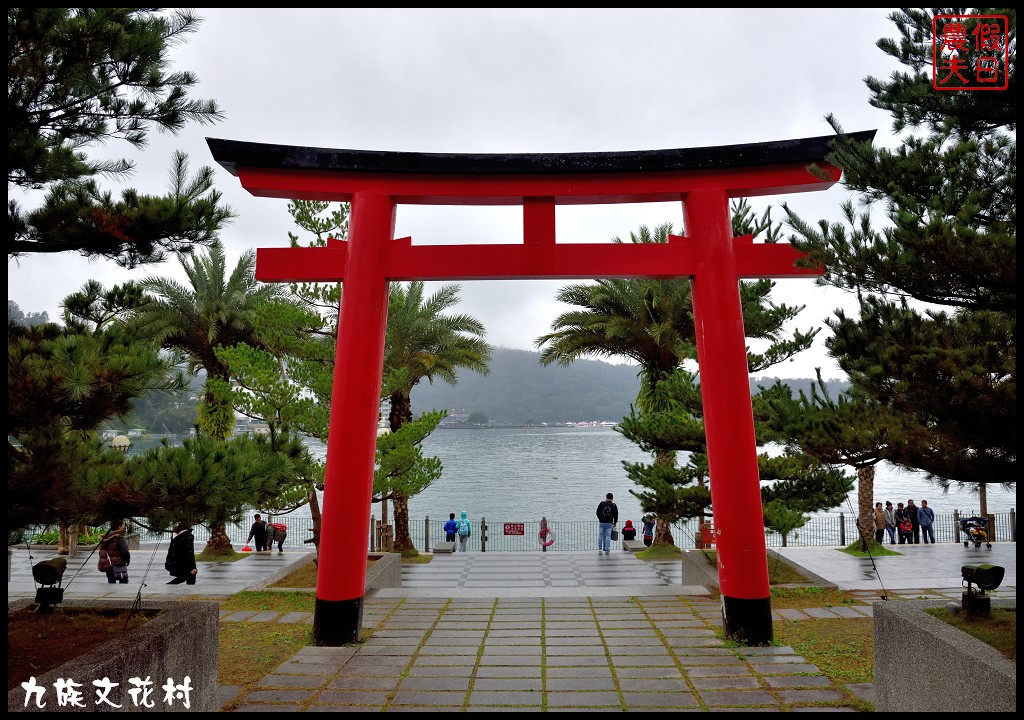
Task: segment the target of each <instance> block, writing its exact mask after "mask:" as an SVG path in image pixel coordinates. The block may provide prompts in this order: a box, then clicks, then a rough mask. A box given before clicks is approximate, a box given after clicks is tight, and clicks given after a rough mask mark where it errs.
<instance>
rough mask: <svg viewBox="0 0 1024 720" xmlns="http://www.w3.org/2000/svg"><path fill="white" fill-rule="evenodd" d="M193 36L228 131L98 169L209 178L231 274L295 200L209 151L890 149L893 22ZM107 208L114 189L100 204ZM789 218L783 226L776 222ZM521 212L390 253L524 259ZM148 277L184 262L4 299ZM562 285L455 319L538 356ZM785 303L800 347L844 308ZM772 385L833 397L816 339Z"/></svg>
mask: <svg viewBox="0 0 1024 720" xmlns="http://www.w3.org/2000/svg"><path fill="white" fill-rule="evenodd" d="M196 12H197V14H198V15H199V16H200V17H202V18H203V19H204V21H203V23H202V25H201V26H200V28H199V31H198V32H197V33H195V34H193V35H191V36H189V38H188V39H187V41H186V42H185V44H184V45H182V46H180V47H178V48H176V49H175V50H174V51H173V58H174V61H175V62H174V66H173V68H172V69H173V70H190V71H192V72H194V73H195V74H196V75H197V76H198V78H199V85H198V86H197V87H196V88H195V89H194V91H193V93H192V94H193V97H198V98H204V99H213V100H216V102H217V103H218V104H219V105H220V106H221V109H222V110H223V111H224V113H225V115H226V119H225V120H224V121H223V122H220V123H217V124H214V125H206V126H201V125H195V124H192V125H188V126H187V127H186V128H185V129H183V130H182V132H180V133H179V134H178V135H176V136H175V135H165V134H160V133H154V134H152V135H151V136H150V142H149V145H148V146H147V148H146V149H145V151H144V152H142V153H137V152H132V151H131V148H130V147H129V146H127V145H126V144H125V143H123V142H114V143H111V144H109V145H108V146H107V147H106V148H104V150H103V152H104V154H108V155H113V156H118V157H131V158H134V159H135V160H136V161H137V169H136V172H135V174H134V175H133V176H132V178H131V180H130V183H129V185H130V186H133V187H137V188H139V189H140V190H141V191H143V192H147V193H153V194H163V193H165V192H166V191H167V189H168V172H169V167H170V160H171V154H172V153H173V151H174V150H183V151H185V152H186V153H188V155H189V157H190V161H191V165H192V170H193V171H194V170H196V169H197V168H199V167H200V166H203V165H212V166H214V167H215V169H216V173H215V175H216V184H217V188H218V189H219V190H220V191H221V192H222V193H223V194H224V197H225V200H226V201H227V203H228V204H229V205H231V206H232V207H233V208H234V210H235V211H236V212H237V213H238V218H237V219H236V220H235V221H234V222H233V223H232V224H231V225H229V226H227V228H226V229H225V230H224V231H223V232H222V235H221V237H222V239H223V241H224V244H225V247H226V248H227V251H228V255H229V261H230V262H231V264H232V265H233V264H234V263H235V262H236V261H237V259H238V257H239V255H240V254H241V253H242V252H243V251H244V250H245V249H246V248H258V247H282V246H287V244H288V238H287V233H288V232H289V231H294V230H295V228H294V225H293V224H292V222H291V218H290V216H289V215H288V213H287V211H286V209H285V208H286V204H287V203H286V201H283V200H275V199H267V198H256V197H252V196H251V195H249V194H248V193H247V192H245V191H244V190H242V188H241V185H240V184H239V182H238V180H237V178H235V177H234V176H232V175H230V174H229V173H228V172H227V171H225V170H223V169H222V168H220V166H216V165H215V164H214V162H213V159H212V157H211V155H210V153H209V149H208V147H207V145H206V138H207V137H216V138H225V139H230V140H245V141H254V142H265V143H280V144H287V145H300V146H311V147H323V148H343V149H355V150H398V151H413V152H444V153H501V152H587V151H594V152H602V151H628V150H660V149H668V148H687V147H703V146H713V145H732V144H739V143H751V142H768V141H774V140H785V139H790V138H801V137H814V136H819V135H829V134H831V129H830V127H829V125H828V124H827V123H826V121H825V115H826V114H828V113H832V114H834V115H836V116H837V118H838V119H839V121H840V123H841V124H842V126H843V127H844V128H845V129H846V130H849V131H856V130H871V129H875V130H877V131H878V134H877V136H876V143H879V144H885V145H893V144H895V142H896V141H895V139H894V138H893V136H892V131H891V123H890V117H889V116H888V115H887V114H886V113H884V112H882V111H880V110H877V109H875V108H872V107H871V106H870V105H869V103H868V91H867V88H866V86H865V84H864V78H865V77H867V76H869V75H873V76H875V77H887V76H889V75H890V74H891V73H892V72H893V71H895V70H898V69H901V67H900V66H899V65H898V64H897V63H895V61H892V60H891V59H890V58H889V57H888V56H887V55H885V54H884V53H882V51H880V50H879V49H878V48H877V47H876V46H875V43H876V41H877V40H878V39H879V38H881V37H896V31H895V26H894V25H893V24H892V22H891V21H889V20H887V18H886V15H887V14H888V13H889V12H890V10H878V9H868V10H849V9H844V10H776V9H771V10H768V9H766V10H748V9H744V10H710V9H694V10H680V9H653V8H643V9H636V10H634V9H622V8H614V9H608V10H601V9H584V10H574V9H564V8H561V9H539V8H526V9H523V8H517V9H470V10H459V9H409V8H398V9H382V10H374V9H366V8H355V9H332V10H311V9H299V10H287V9H270V10H254V9H243V10H228V9H223V8H200V9H198V10H197V11H196ZM105 186H106V187H107V188H108V189H110V190H112V191H115V193H118V194H119V192H120V189H119V187H118V186H117V185H110V184H107V185H105ZM849 197H850V194H849V193H848V192H847V191H846V190H844V189H843V188H842V187H841V186H838V185H837V186H835V187H833V188H832V189H831V190H828V191H826V192H817V193H803V194H798V195H790V196H773V197H768V198H755V199H754V200H752V205H753V206H754V207H755V208H757V209H758V210H759V211H761V210H763V209H764V208H765V207H767V206H768V204H771V205H775V206H780V205H781V204H782V203H783V202H787V203H788V204H789V205H790V206H791V207H794V208H795V209H796V210H797V211H798V212H799V213H800V214H801V215H802V216H803V217H804V219H807V220H815V221H816V220H817V219H819V218H828V219H831V220H838V219H839V207H840V205H841V203H843V202H844V201H845V200H847V199H848V198H849ZM775 214H776V215H777V216H778V217H779V218H781V217H782V215H783V214H782V212H781V209H779V210H778V211H777V212H776V213H775ZM681 219H682V213H681V208H680V206H679V204H678V203H658V204H649V205H632V206H601V207H595V208H579V207H576V208H559V209H558V214H557V228H558V239H559V242H573V241H575V242H582V241H587V242H607V241H609V240H610V238H612V237H621V238H628V236H629V233H630V232H633V231H635V230H637V229H638V228H639V227H640V226H641V225H648V226H654V225H658V224H660V223H663V222H672V223H673V224H674V225H675V226H676V228H677V229H681V227H680V226H681ZM521 228H522V218H521V210H520V209H519V208H498V209H487V208H426V207H409V206H401V207H399V210H398V216H397V228H396V235H397V236H398V237H402V236H406V235H411V236H412V238H413V242H416V243H465V242H471V241H472V242H519V241H520V240H521V236H520V233H521ZM148 275H161V276H172V277H176V278H181V277H182V274H181V271H180V266H179V264H178V262H177V261H176V260H171V261H168V262H165V263H163V264H161V265H150V266H145V267H143V268H140V269H137V270H134V271H131V272H129V271H125V270H122V269H120V268H118V267H117V266H116V265H114V264H113V263H106V262H98V261H93V262H90V261H87V260H85V259H83V258H80V257H78V256H77V255H71V254H63V255H59V256H46V255H38V256H28V257H25V258H21V259H19V260H16V261H15V260H9V261H8V269H7V276H8V283H9V285H8V286H9V290H8V298H9V299H10V300H14V301H15V302H17V303H18V304H19V305H20V306H21V308H22V310H24V311H26V312H39V311H44V310H45V311H46V312H48V313H49V315H50V319H51V320H54V319H57V318H59V310H58V308H59V305H60V302H61V300H62V299H63V298H64V297H65V296H66V295H68V294H70V293H72V292H74V291H76V290H77V289H79V288H80V287H81V286H82V285H83V284H84V283H85V282H86V280H88V279H90V278H92V279H97V280H99V281H100V282H102V283H104V284H105V285H107V286H109V285H112V284H115V283H118V282H124V281H125V280H127V279H131V278H134V279H141V278H142V277H145V276H148ZM564 284H565V283H564V282H561V281H487V282H464V283H461V286H462V292H461V294H460V297H461V298H462V302H461V303H460V305H459V307H458V311H459V312H464V313H469V314H471V315H473V316H475V317H477V318H478V319H480V320H481V321H482V322H483V323H484V325H485V326H486V328H487V333H488V340H489V341H490V342H491V343H492V344H494V345H498V346H504V347H513V348H521V349H535V348H534V345H533V341H534V339H535V338H536V337H538V336H539V335H542V334H544V333H546V332H548V331H549V330H550V326H551V321H552V319H553V318H554V317H555V316H556V315H558V314H559V313H561V312H564V311H565V310H567V309H568V307H567V306H564V305H560V304H559V303H557V302H556V301H555V300H554V295H555V292H556V291H557V289H558V288H559V287H560V286H562V285H564ZM772 297H773V299H775V301H776V302H785V303H787V304H803V305H806V306H807V309H806V310H805V311H804V312H803V313H802V314H801V316H800V319H799V320H798V321H797V323H796V326H797V327H799V328H801V329H806V328H810V327H819V326H823V320H824V319H825V318H827V317H829V316H831V315H832V313H833V311H834V310H835V308H837V307H847V308H848V307H850V298H849V297H848V296H847V295H845V294H843V293H840V292H838V291H836V290H832V289H829V288H822V287H819V286H817V285H816V283H815V281H813V280H810V279H793V280H780V281H778V283H777V285H776V290H775V291H774V292H773V295H772ZM827 332H828V330H827V328H824V329H823V330H822V333H821V334H820V335H819V340H818V342H817V343H816V346H815V348H814V349H813V350H812V351H809V352H807V353H804V355H803V356H801V357H800V358H798V359H796V361H795V362H793V363H787V364H786V365H785V366H777V367H776V368H773V369H772V370H770V371H769V372H768V373H767V374H768V375H778V376H784V377H794V376H812V375H813V373H814V369H815V368H816V367H821V368H822V371H823V374H824V376H825V377H826V378H829V377H842V372H841V371H840V370H839V369H838V367H837V366H836V365H835V363H834V361H833V360H831V359H830V358H828V356H827V354H826V352H825V349H824V345H823V344H822V342H821V339H822V338H823V337H824V336H825V334H826V333H827Z"/></svg>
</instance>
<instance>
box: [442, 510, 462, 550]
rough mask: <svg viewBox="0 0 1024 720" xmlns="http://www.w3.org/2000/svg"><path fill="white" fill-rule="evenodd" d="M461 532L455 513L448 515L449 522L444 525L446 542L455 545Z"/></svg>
mask: <svg viewBox="0 0 1024 720" xmlns="http://www.w3.org/2000/svg"><path fill="white" fill-rule="evenodd" d="M458 532H459V523H457V522H456V521H455V513H448V522H446V523H445V524H444V541H445V542H450V543H453V542H455V536H456V535H457V534H458Z"/></svg>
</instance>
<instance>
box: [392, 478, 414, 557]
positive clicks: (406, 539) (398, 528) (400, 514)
mask: <svg viewBox="0 0 1024 720" xmlns="http://www.w3.org/2000/svg"><path fill="white" fill-rule="evenodd" d="M392 499H393V500H394V501H395V544H394V548H393V550H394V551H395V552H402V551H403V550H414V549H415V547H414V546H413V544H412V538H411V537H410V536H409V498H407V497H406V496H405V495H404V494H403V493H400V492H396V493H394V494H393V495H392Z"/></svg>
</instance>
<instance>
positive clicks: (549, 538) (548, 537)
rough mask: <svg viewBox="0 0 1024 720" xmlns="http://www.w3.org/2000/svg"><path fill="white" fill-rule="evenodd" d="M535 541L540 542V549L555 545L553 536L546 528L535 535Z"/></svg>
mask: <svg viewBox="0 0 1024 720" xmlns="http://www.w3.org/2000/svg"><path fill="white" fill-rule="evenodd" d="M537 539H538V540H540V544H541V546H542V547H551V546H552V545H554V544H555V534H554V533H553V532H551V530H549V529H548V528H544V529H543V530H541V531H540V532H539V533H537Z"/></svg>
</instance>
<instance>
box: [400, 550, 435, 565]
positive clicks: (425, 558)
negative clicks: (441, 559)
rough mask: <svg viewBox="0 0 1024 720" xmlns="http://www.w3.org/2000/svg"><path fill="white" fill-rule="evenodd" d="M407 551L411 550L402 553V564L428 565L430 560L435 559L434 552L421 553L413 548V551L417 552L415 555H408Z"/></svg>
mask: <svg viewBox="0 0 1024 720" xmlns="http://www.w3.org/2000/svg"><path fill="white" fill-rule="evenodd" d="M407 552H409V551H408V550H406V551H405V552H403V553H402V564H403V565H426V564H427V563H428V562H430V561H431V560H433V559H434V556H433V555H432V554H430V553H419V552H417V551H415V550H413V551H412V552H415V553H416V554H415V555H412V554H409V555H406V553H407Z"/></svg>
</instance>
